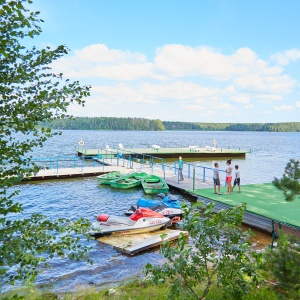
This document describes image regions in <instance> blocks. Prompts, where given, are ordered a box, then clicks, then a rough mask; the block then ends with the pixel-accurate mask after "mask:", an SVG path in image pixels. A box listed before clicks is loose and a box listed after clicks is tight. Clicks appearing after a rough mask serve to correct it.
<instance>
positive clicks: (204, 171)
mask: <svg viewBox="0 0 300 300" xmlns="http://www.w3.org/2000/svg"><path fill="white" fill-rule="evenodd" d="M205 170H206V168H205V167H203V182H205Z"/></svg>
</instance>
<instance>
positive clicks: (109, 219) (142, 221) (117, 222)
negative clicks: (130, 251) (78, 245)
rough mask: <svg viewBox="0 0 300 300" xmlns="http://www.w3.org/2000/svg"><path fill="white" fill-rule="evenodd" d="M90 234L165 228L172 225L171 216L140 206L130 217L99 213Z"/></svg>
mask: <svg viewBox="0 0 300 300" xmlns="http://www.w3.org/2000/svg"><path fill="white" fill-rule="evenodd" d="M96 218H97V221H96V222H94V223H93V224H92V226H91V229H90V231H89V234H90V235H92V236H104V235H110V234H138V233H144V232H150V231H155V230H159V229H164V228H166V227H167V226H169V225H171V221H170V219H169V218H166V217H164V216H163V215H162V214H160V213H158V212H155V211H153V210H151V209H149V208H138V209H137V210H136V211H135V212H134V214H132V215H131V216H130V217H120V216H114V215H111V216H110V215H104V214H103V215H98V216H97V217H96Z"/></svg>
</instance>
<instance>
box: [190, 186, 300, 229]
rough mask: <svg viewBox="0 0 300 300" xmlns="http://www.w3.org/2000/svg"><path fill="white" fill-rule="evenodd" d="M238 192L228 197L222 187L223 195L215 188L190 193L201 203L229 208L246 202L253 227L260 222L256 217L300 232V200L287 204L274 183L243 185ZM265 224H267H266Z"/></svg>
mask: <svg viewBox="0 0 300 300" xmlns="http://www.w3.org/2000/svg"><path fill="white" fill-rule="evenodd" d="M237 191H238V189H237V187H236V188H235V189H234V191H233V193H232V194H229V195H226V194H224V193H225V192H226V188H225V187H222V188H221V193H222V195H216V194H214V191H213V188H209V189H207V188H205V189H199V190H195V191H189V192H190V193H192V194H195V195H197V196H200V197H199V198H198V199H199V200H200V201H201V199H209V200H212V201H214V202H216V203H218V204H223V205H228V206H235V205H237V204H239V203H242V202H246V203H247V212H249V213H252V216H253V218H254V219H253V220H252V222H253V225H255V222H258V221H256V220H255V216H258V217H263V218H265V220H267V219H269V220H270V221H273V222H276V223H279V224H280V223H281V224H284V225H287V226H291V227H293V228H295V229H297V230H298V231H299V230H300V198H298V199H296V200H295V201H293V202H286V201H285V199H284V196H283V194H282V192H281V191H280V190H278V189H276V188H275V187H274V186H273V184H272V183H263V184H249V185H242V186H241V193H238V192H237ZM257 220H258V219H257ZM265 224H267V223H266V222H265ZM262 229H263V228H262Z"/></svg>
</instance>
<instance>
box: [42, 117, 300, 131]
mask: <svg viewBox="0 0 300 300" xmlns="http://www.w3.org/2000/svg"><path fill="white" fill-rule="evenodd" d="M42 125H43V126H48V127H51V128H52V129H72V130H145V131H146V130H147V131H162V130H203V131H209V130H210V131H273V132H300V122H286V123H197V122H170V121H161V120H158V119H157V120H150V119H144V118H112V117H94V118H90V117H76V118H73V119H62V120H54V121H52V122H51V123H44V124H42Z"/></svg>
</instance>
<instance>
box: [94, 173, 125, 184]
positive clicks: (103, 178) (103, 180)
mask: <svg viewBox="0 0 300 300" xmlns="http://www.w3.org/2000/svg"><path fill="white" fill-rule="evenodd" d="M120 177H121V173H120V172H119V171H115V172H110V173H106V174H103V175H99V176H97V177H96V178H97V180H98V182H99V183H100V184H110V183H111V181H113V180H116V179H118V178H120Z"/></svg>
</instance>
